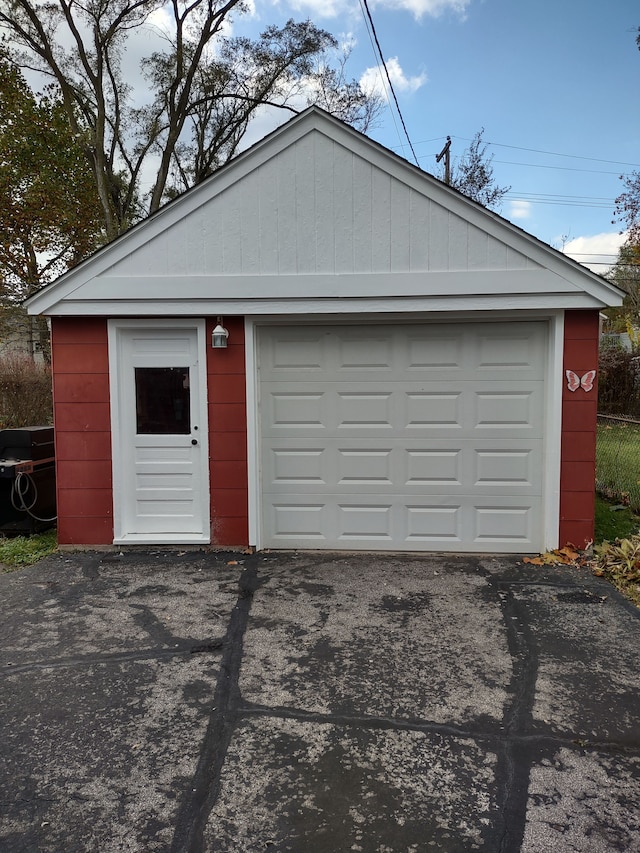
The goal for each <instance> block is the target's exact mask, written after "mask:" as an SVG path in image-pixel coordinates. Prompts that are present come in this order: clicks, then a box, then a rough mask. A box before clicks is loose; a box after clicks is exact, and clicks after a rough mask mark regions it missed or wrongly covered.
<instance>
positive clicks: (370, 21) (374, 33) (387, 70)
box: [361, 0, 420, 168]
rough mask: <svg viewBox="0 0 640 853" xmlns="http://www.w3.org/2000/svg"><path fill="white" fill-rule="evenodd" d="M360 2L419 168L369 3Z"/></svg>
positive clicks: (364, 0)
mask: <svg viewBox="0 0 640 853" xmlns="http://www.w3.org/2000/svg"><path fill="white" fill-rule="evenodd" d="M361 4H362V5H363V6H364V8H365V11H366V13H367V18H368V19H369V24H370V25H371V32H372V33H373V38H374V39H375V43H376V47H377V49H378V56H379V57H380V62H381V63H382V67H383V68H384V73H385V74H386V77H387V82H388V83H389V89H390V91H391V94H392V95H393V100H394V101H395V105H396V109H397V111H398V116H399V117H400V122H401V123H402V129H403V130H404V135H405V136H406V137H407V142H408V143H409V148H410V149H411V153H412V154H413V159H414V160H415V161H416V166H417V167H418V168H420V163H419V161H418V157H417V156H416V152H415V151H414V150H413V145H412V144H411V140H410V139H409V132H408V131H407V126H406V124H405V123H404V118H403V117H402V112H401V110H400V104H399V103H398V99H397V97H396V93H395V89H394V88H393V83H392V82H391V77H390V76H389V69H388V68H387V63H386V62H385V61H384V56H383V54H382V48H381V47H380V41H379V40H378V34H377V32H376V28H375V24H374V23H373V18H372V17H371V12H370V11H369V5H368V3H367V0H361Z"/></svg>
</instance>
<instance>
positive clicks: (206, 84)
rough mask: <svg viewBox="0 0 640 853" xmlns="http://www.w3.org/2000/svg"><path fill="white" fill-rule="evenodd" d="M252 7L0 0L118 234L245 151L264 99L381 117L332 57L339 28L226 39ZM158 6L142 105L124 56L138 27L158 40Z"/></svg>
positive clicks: (2, 19)
mask: <svg viewBox="0 0 640 853" xmlns="http://www.w3.org/2000/svg"><path fill="white" fill-rule="evenodd" d="M246 11H247V7H246V5H245V4H244V3H243V2H242V0H226V2H224V0H169V2H168V3H164V2H163V0H84V2H77V0H51V2H47V3H42V2H38V0H0V27H2V28H3V29H4V31H5V34H6V35H7V36H8V37H9V39H10V40H11V43H12V45H14V50H13V52H12V57H13V59H14V61H15V62H16V63H18V64H20V65H21V66H22V67H23V68H30V69H34V70H37V71H39V72H41V73H42V74H44V75H45V76H46V78H47V79H49V80H50V81H51V82H53V83H54V85H55V86H56V87H57V89H58V90H59V92H60V96H61V99H62V101H63V104H64V107H65V111H66V116H67V120H68V123H69V126H70V128H71V130H72V132H73V134H74V136H75V137H76V138H77V139H78V141H79V142H80V144H81V145H82V147H83V150H84V152H85V156H86V157H87V158H88V161H89V163H90V166H91V169H92V172H93V175H94V179H95V183H96V188H97V194H98V197H99V200H100V205H101V208H102V215H103V219H104V227H105V232H106V235H107V238H108V239H113V238H114V237H116V236H117V235H118V234H119V233H121V232H122V231H123V230H125V229H126V228H127V227H129V225H130V224H131V223H132V222H134V221H135V220H136V219H138V218H140V216H142V215H143V214H144V213H146V212H149V213H152V212H153V211H155V210H157V209H158V208H159V207H160V205H161V204H162V202H163V201H164V200H166V199H167V198H170V197H172V196H173V195H175V194H176V193H178V192H180V191H182V190H184V189H187V188H188V187H190V186H193V185H194V184H196V183H198V182H199V181H202V180H203V179H204V178H205V177H207V175H209V174H211V172H212V171H214V170H215V169H216V168H218V167H219V166H221V165H222V164H224V163H225V162H227V161H228V160H229V159H230V158H231V157H233V155H234V154H235V153H236V152H237V150H238V147H239V145H240V144H241V140H242V137H243V135H244V133H245V131H246V129H247V126H248V124H249V122H250V121H251V119H252V118H253V117H254V116H255V114H256V111H257V110H258V109H259V108H260V107H262V106H264V105H270V106H272V107H277V108H280V109H284V110H289V111H291V112H296V111H297V110H296V107H297V106H300V105H302V106H306V105H307V104H309V103H313V102H316V101H317V102H318V103H320V104H321V105H324V106H325V107H328V108H329V109H331V110H332V111H333V112H334V113H335V114H337V115H338V116H339V117H341V118H345V119H346V120H347V121H350V122H351V123H352V124H354V125H355V126H356V127H358V129H360V130H363V131H365V130H366V129H367V127H368V126H369V125H370V123H371V122H372V121H373V120H374V118H375V116H376V114H377V112H378V110H379V109H380V103H379V102H377V101H376V100H375V99H373V98H371V97H370V96H367V95H365V94H364V93H363V92H362V90H361V89H360V87H359V85H358V84H357V83H356V82H354V81H352V82H348V81H346V79H345V77H344V66H343V65H342V66H340V63H338V65H337V67H334V66H332V65H331V62H330V56H331V55H332V53H333V52H335V50H336V48H337V42H336V40H335V39H334V38H333V36H332V35H331V34H330V33H328V32H326V31H325V30H322V29H319V28H318V27H316V26H315V25H314V24H312V23H311V22H309V21H305V22H301V23H297V22H295V21H293V20H289V21H288V22H287V23H286V24H285V25H284V26H283V27H275V26H271V27H267V29H265V31H264V32H263V33H262V34H261V35H260V36H259V37H258V38H257V39H253V40H252V39H248V38H239V37H235V38H230V37H228V36H226V35H225V34H224V32H223V28H224V27H225V26H226V25H228V24H229V23H230V22H231V21H232V20H233V17H234V16H238V15H242V14H243V13H245V12H246ZM154 13H155V15H160V14H162V16H163V19H162V20H163V26H162V31H161V35H162V39H163V41H164V47H163V49H160V50H155V51H152V52H150V54H149V55H148V56H146V57H144V59H143V61H142V63H141V68H142V73H143V75H144V77H145V79H146V83H147V86H148V94H149V97H148V99H147V101H146V103H144V104H136V103H134V98H133V95H134V94H135V95H136V96H139V94H140V93H139V91H138V90H136V92H135V93H134V92H133V87H132V85H131V81H128V80H127V79H125V74H124V73H123V67H122V59H123V55H124V52H125V51H126V50H127V48H128V47H130V45H131V44H132V41H133V36H134V35H136V36H140V35H143V34H144V33H145V32H146V34H147V36H149V34H150V33H152V32H153V33H155V36H156V39H157V37H158V28H157V26H156V25H154V24H153V20H154ZM136 43H137V44H139V43H140V39H139V38H138V40H137V42H136ZM151 166H152V169H153V183H152V186H151V189H150V191H149V192H148V194H146V195H142V191H141V188H140V179H141V175H142V174H143V170H147V172H148V170H149V168H150V167H151Z"/></svg>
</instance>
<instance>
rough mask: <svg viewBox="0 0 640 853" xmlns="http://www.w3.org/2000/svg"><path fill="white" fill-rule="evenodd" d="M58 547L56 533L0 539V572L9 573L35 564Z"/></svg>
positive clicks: (50, 531) (52, 531) (49, 531)
mask: <svg viewBox="0 0 640 853" xmlns="http://www.w3.org/2000/svg"><path fill="white" fill-rule="evenodd" d="M57 547H58V539H57V531H56V530H55V529H53V530H47V531H46V532H45V533H34V534H33V535H32V536H14V537H11V538H6V539H0V572H10V571H13V570H15V569H19V568H22V567H23V566H31V565H33V563H37V562H38V560H41V559H42V558H43V557H46V556H47V554H51V553H53V552H54V551H55V550H56V548H57Z"/></svg>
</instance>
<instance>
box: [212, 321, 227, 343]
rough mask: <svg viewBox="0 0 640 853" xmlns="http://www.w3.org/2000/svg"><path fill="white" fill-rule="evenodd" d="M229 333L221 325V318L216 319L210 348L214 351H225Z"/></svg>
mask: <svg viewBox="0 0 640 853" xmlns="http://www.w3.org/2000/svg"><path fill="white" fill-rule="evenodd" d="M228 337H229V332H227V330H226V329H225V328H224V326H223V325H222V317H218V325H217V326H216V327H215V329H214V330H213V332H212V334H211V346H212V347H213V348H214V349H226V346H227V338H228Z"/></svg>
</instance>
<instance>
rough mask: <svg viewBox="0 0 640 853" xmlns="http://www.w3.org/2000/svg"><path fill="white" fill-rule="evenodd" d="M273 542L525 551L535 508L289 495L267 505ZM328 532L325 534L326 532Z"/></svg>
mask: <svg viewBox="0 0 640 853" xmlns="http://www.w3.org/2000/svg"><path fill="white" fill-rule="evenodd" d="M270 511H271V513H272V515H273V521H272V524H271V527H270V529H271V530H272V531H273V534H272V541H273V544H274V545H275V546H276V547H277V546H278V545H280V546H281V547H290V548H305V547H307V548H308V547H312V548H313V547H316V548H329V547H340V546H341V545H342V546H343V547H348V548H354V549H358V548H365V549H374V550H375V549H379V550H397V549H402V548H410V549H415V550H455V551H467V552H469V551H486V550H491V551H494V550H495V551H503V550H511V551H516V552H526V551H529V550H531V549H532V547H535V540H536V535H537V534H536V531H537V527H538V525H539V510H538V508H537V506H535V505H533V504H531V503H525V502H520V504H519V505H518V504H517V503H514V501H513V500H509V501H504V502H498V501H488V502H487V501H483V500H481V499H479V500H478V501H476V502H474V503H472V504H465V503H464V502H461V501H460V500H457V499H456V498H454V497H446V496H443V497H438V498H436V497H434V498H431V499H427V498H421V499H419V500H415V501H411V502H408V503H404V502H402V501H400V500H399V499H398V498H394V497H390V498H389V500H387V501H385V500H381V499H380V497H372V496H368V497H367V496H347V495H341V496H340V497H339V498H338V496H327V500H326V502H325V503H322V502H320V501H317V502H314V501H309V500H308V499H307V500H305V499H302V498H295V497H294V498H293V499H291V500H278V501H277V502H276V503H274V504H273V506H272V507H271V508H270ZM327 530H329V531H331V535H330V536H327V535H326V531H327Z"/></svg>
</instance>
